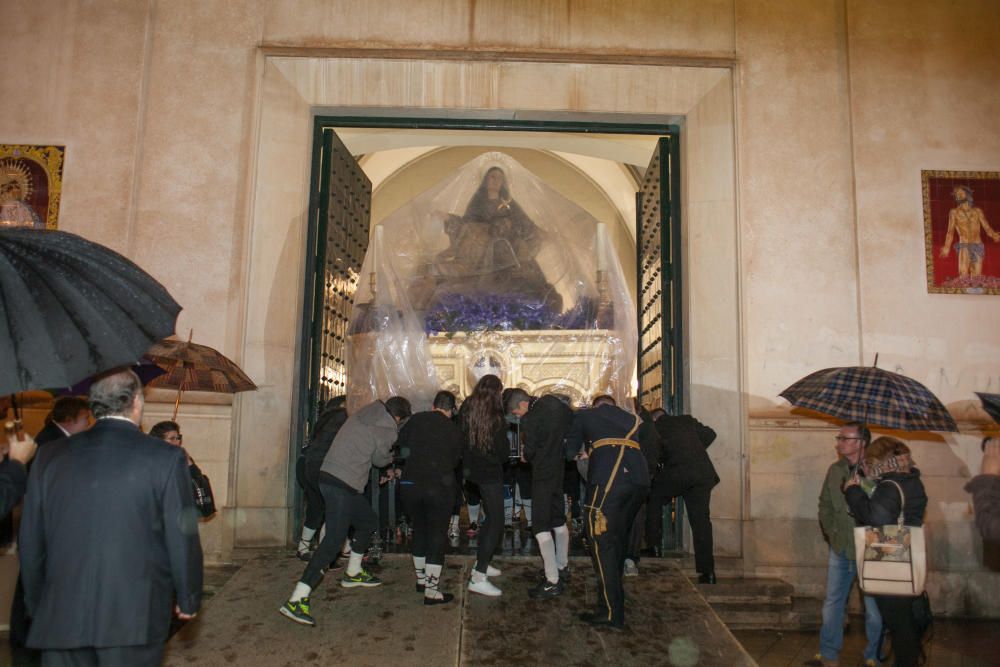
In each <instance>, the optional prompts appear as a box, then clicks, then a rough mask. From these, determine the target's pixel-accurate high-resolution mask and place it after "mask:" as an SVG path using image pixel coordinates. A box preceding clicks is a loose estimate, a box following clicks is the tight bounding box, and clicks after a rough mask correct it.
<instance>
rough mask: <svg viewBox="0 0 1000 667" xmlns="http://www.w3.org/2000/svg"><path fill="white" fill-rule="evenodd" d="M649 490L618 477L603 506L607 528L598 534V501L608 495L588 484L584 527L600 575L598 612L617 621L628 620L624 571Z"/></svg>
mask: <svg viewBox="0 0 1000 667" xmlns="http://www.w3.org/2000/svg"><path fill="white" fill-rule="evenodd" d="M648 492H649V487H646V486H636V485H635V484H630V483H629V482H628V480H627V479H617V480H615V482H614V484H613V485H612V487H611V491H610V492H609V493H608V495H607V497H606V498H605V499H604V502H603V505H602V506H601V513H602V514H603V515H604V520H605V525H606V529H605V531H604V532H603V533H601V534H600V535H597V534H595V533H596V532H597V531H596V530H595V529H596V528H597V523H598V521H597V517H598V512H597V510H596V508H595V500H596V501H597V502H600V500H601V498H602V497H604V489H603V488H601V487H599V486H595V485H588V486H587V498H586V504H585V506H584V519H585V520H584V524H585V528H584V530H585V531H586V533H587V538H588V539H589V540H590V544H591V547H590V558H591V560H592V561H593V564H594V574H595V575H596V576H597V610H596V613H597V614H598V615H599V616H601V617H603V618H606V619H607V620H609V621H611V622H612V623H615V624H622V623H624V622H625V589H624V587H623V586H622V573H623V570H624V569H625V558H626V552H627V550H628V537H629V531H630V530H631V529H632V523H633V521H634V520H635V515H636V513H637V512H638V511H639V506H640V505H642V501H643V498H645V497H646V494H647V493H648Z"/></svg>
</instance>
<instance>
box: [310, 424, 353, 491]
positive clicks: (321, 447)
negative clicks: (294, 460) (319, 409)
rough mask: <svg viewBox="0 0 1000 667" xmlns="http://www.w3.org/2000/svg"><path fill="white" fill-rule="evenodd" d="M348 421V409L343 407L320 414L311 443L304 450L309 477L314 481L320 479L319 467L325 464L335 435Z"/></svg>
mask: <svg viewBox="0 0 1000 667" xmlns="http://www.w3.org/2000/svg"><path fill="white" fill-rule="evenodd" d="M346 421H347V410H344V409H343V408H335V409H332V410H327V411H325V412H323V414H321V415H320V416H319V419H318V420H317V421H316V428H315V430H314V432H313V435H312V437H311V438H310V439H309V444H308V445H307V446H306V447H305V448H304V449H303V450H302V456H303V458H304V459H305V464H306V477H307V479H310V480H313V481H315V480H317V479H319V469H320V467H321V466H322V465H323V459H324V458H326V453H327V452H328V451H330V445H331V444H332V443H333V439H334V437H336V435H337V432H338V431H339V430H340V427H341V426H343V425H344V422H346Z"/></svg>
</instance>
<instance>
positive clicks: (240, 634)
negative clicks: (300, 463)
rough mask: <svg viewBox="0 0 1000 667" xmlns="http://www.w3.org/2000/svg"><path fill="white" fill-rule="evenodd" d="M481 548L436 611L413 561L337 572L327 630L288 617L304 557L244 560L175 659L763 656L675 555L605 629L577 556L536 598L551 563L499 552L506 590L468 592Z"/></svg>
mask: <svg viewBox="0 0 1000 667" xmlns="http://www.w3.org/2000/svg"><path fill="white" fill-rule="evenodd" d="M472 560H473V559H472V557H470V556H454V555H453V556H449V557H448V559H447V564H446V570H445V574H444V577H443V582H442V583H443V586H442V590H445V591H447V592H451V593H453V594H454V595H455V597H456V600H455V601H454V602H452V603H450V604H446V605H440V606H434V607H426V606H424V605H423V604H422V597H421V595H420V594H418V593H416V592H415V591H414V588H413V584H414V578H413V570H412V563H411V560H410V559H409V557H408V556H405V555H403V554H387V555H385V556H384V557H383V558H382V561H381V563H380V566H379V572H378V574H379V576H380V577H382V579H383V580H384V581H385V584H384V585H382V586H379V587H377V588H352V589H344V588H341V587H340V586H339V585H338V583H337V580H338V579H339V576H340V572H331V573H329V574H328V575H327V578H326V580H325V581H324V582H323V583H322V584H320V586H319V587H318V589H317V590H316V591H315V592H314V593H313V596H312V613H313V616H314V617H315V618H316V621H317V624H318V626H317V627H315V628H311V627H307V626H302V625H297V624H295V623H293V622H291V621H290V620H288V619H287V618H285V617H283V616H281V615H280V614H279V613H278V607H279V606H280V605H281V604H282V602H283V601H284V600H285V598H286V597H287V596H288V594H289V593H290V592H291V589H292V587H293V586H294V584H295V582H296V580H297V579H298V577H299V576H300V575H301V573H302V570H303V567H304V564H303V563H302V562H301V561H299V560H297V559H296V558H294V557H291V556H289V555H286V554H279V553H274V554H264V555H259V556H257V557H255V558H253V559H252V560H250V561H249V562H248V563H247V564H246V565H244V566H243V567H242V568H241V569H240V570H239V571H238V572H237V573H236V574H235V575H234V576H233V577H232V579H230V580H229V581H228V582H227V583H226V584H225V586H223V587H222V589H221V590H220V591H219V592H218V593H217V594H216V595H215V596H214V597H213V598H212V599H211V600H210V601H209V602H208V603H207V604H206V605H205V607H204V609H203V611H202V613H201V614H199V617H198V618H197V619H195V620H194V621H192V622H191V623H188V624H187V625H186V626H185V627H184V628H182V629H181V630H180V631H179V632H178V633H177V635H175V636H174V638H173V639H172V640H171V641H170V642H169V644H168V645H167V655H166V659H165V661H164V664H165V665H168V666H180V665H213V666H214V665H226V664H233V665H246V666H247V667H253V666H256V665H267V666H269V667H271V666H282V665H289V666H293V665H294V666H296V667H299V666H302V665H321V664H332V663H337V662H344V661H350V662H351V663H352V664H359V665H386V664H391V663H392V662H398V661H401V660H402V661H405V662H406V663H408V664H411V665H536V664H549V665H552V664H558V665H564V664H572V665H594V666H598V665H676V666H679V667H690V666H693V665H727V666H733V667H737V666H739V665H753V664H755V663H754V662H753V660H752V659H751V658H750V656H749V655H748V654H747V653H746V651H744V649H743V647H742V646H741V645H740V644H739V643H738V642H737V641H736V640H735V639H734V638H733V635H732V634H731V633H730V632H729V630H728V629H726V627H725V626H724V625H722V623H721V621H719V619H718V617H717V616H716V615H715V612H713V611H712V610H711V608H710V607H709V606H708V604H707V603H706V602H705V601H704V599H703V598H702V597H701V596H700V595H699V594H698V592H697V590H696V588H695V586H694V585H692V584H691V583H690V582H689V581H688V579H687V578H686V577H685V576H684V575H683V574H682V573H681V571H680V569H679V568H678V566H677V563H676V562H672V561H668V560H663V561H658V562H649V561H644V564H643V565H644V567H643V570H642V575H641V576H639V577H632V578H628V579H626V592H627V595H628V603H627V605H628V606H627V614H628V615H627V617H626V622H627V624H628V627H627V628H626V629H625V630H624V631H620V632H619V631H614V630H610V629H595V628H591V627H590V626H588V625H586V624H584V623H582V622H580V621H579V620H578V619H577V615H578V614H579V613H581V612H584V611H587V610H589V609H590V608H591V606H592V605H593V603H594V601H595V588H594V587H595V581H594V577H593V575H592V574H591V569H590V562H589V560H587V559H584V558H574V559H572V561H571V564H570V567H571V569H572V570H573V577H572V579H571V581H570V585H569V588H568V591H567V592H566V593H564V594H563V595H562V596H561V597H558V598H555V599H552V600H545V601H539V600H531V599H529V598H528V595H527V591H528V588H530V587H531V586H532V585H534V584H535V583H536V581H537V576H538V572H539V569H540V560H539V559H538V558H536V557H523V556H521V557H518V556H510V557H504V558H497V559H494V564H495V565H496V566H498V567H500V568H501V569H502V571H503V574H502V575H501V576H500V577H497V578H495V579H494V580H493V581H494V582H495V583H496V585H497V586H499V587H500V588H501V589H502V590H503V595H502V596H501V597H500V598H486V597H483V596H479V595H476V594H472V593H469V592H468V591H467V590H466V588H465V584H466V582H467V580H468V576H469V571H470V569H471V567H472Z"/></svg>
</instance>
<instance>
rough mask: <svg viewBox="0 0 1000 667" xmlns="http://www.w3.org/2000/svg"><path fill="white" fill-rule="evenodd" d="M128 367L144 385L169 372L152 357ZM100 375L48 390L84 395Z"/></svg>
mask: <svg viewBox="0 0 1000 667" xmlns="http://www.w3.org/2000/svg"><path fill="white" fill-rule="evenodd" d="M128 368H129V370H131V371H132V372H133V373H135V374H136V375H138V376H139V381H140V382H142V386H143V387H145V386H146V385H148V384H149V383H150V382H152V381H153V380H154V379H156V378H158V377H160V376H161V375H163V374H164V373H166V372H167V371H166V370H165V369H163V368H160V367H159V366H157V365H156V364H155V363H154V362H153V361H152V360H151V359H147V358H146V357H143V358H142V359H139V361H137V362H135V363H134V364H132V365H131V366H129V367H128ZM100 377H102V374H101V373H98V374H97V375H91V376H90V377H87V378H84V379H82V380H80V381H79V382H77V383H76V384H75V385H73V386H72V387H58V388H51V387H50V388H49V389H48V390H47V391H48V392H49V393H50V394H52V395H53V396H83V395H85V394H86V393H87V392H89V391H90V385H92V384H94V382H96V381H97V379H98V378H100Z"/></svg>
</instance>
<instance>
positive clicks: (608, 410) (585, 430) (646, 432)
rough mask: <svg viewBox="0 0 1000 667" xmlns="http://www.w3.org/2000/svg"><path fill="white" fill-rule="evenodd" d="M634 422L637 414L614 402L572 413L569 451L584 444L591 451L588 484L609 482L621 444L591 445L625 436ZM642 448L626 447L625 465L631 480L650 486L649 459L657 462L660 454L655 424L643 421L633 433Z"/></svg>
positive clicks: (575, 450) (575, 449) (567, 441)
mask: <svg viewBox="0 0 1000 667" xmlns="http://www.w3.org/2000/svg"><path fill="white" fill-rule="evenodd" d="M634 424H635V415H633V414H632V413H631V412H627V411H625V410H623V409H621V408H619V407H616V406H614V405H601V406H598V407H596V408H590V409H589V410H580V411H578V412H577V413H576V415H574V417H573V424H572V426H570V429H569V434H568V435H567V436H566V451H567V455H568V456H569V455H575V453H576V452H578V451H580V449H581V448H582V447H586V449H587V450H588V451H589V452H590V459H589V462H588V470H587V485H588V486H593V485H603V484H606V483H607V481H608V478H609V477H610V476H611V471H612V470H613V468H614V463H615V461H616V460H617V457H618V450H619V449H620V448H619V447H600V448H598V449H596V450H591V448H590V446H591V445H592V444H593V443H595V442H597V441H598V440H603V439H604V438H623V437H625V434H626V433H628V432H629V430H631V429H632V426H633V425H634ZM631 439H632V440H634V441H635V442H637V443H638V444H639V446H640V448H641V450H636V449H633V448H627V449H626V450H625V455H624V457H623V458H622V468H623V469H624V472H625V473H626V474H627V476H628V479H629V481H630V482H631V483H632V484H633V485H636V486H645V487H648V486H649V479H650V475H649V469H650V463H651V462H652V463H653V464H654V465H655V462H656V460H657V458H658V457H659V445H658V443H657V437H656V430H655V429H654V428H653V426H652V424H650V423H649V422H646V421H642V422H641V423H640V425H639V428H638V429H637V430H636V432H635V433H633V435H632V438H631Z"/></svg>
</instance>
